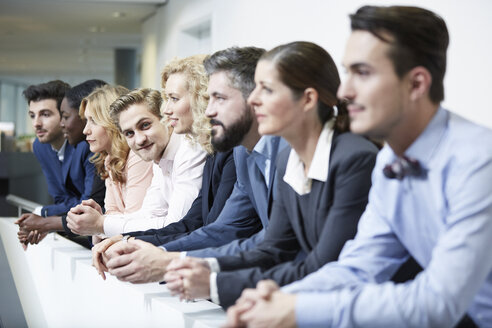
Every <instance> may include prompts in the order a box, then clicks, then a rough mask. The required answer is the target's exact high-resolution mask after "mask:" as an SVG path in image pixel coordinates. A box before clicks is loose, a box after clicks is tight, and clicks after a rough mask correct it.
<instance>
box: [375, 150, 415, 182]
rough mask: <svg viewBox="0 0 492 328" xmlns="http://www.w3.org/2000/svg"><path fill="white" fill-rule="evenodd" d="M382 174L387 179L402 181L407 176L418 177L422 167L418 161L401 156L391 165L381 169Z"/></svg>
mask: <svg viewBox="0 0 492 328" xmlns="http://www.w3.org/2000/svg"><path fill="white" fill-rule="evenodd" d="M383 174H384V176H385V177H387V178H388V179H398V180H402V179H403V178H404V177H406V176H408V175H410V176H420V175H421V174H422V167H421V166H420V163H419V161H418V160H416V159H413V158H408V157H407V156H402V157H398V158H397V159H396V160H395V161H394V162H393V163H391V164H388V165H386V166H385V167H384V169H383Z"/></svg>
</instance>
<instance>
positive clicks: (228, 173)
mask: <svg viewBox="0 0 492 328" xmlns="http://www.w3.org/2000/svg"><path fill="white" fill-rule="evenodd" d="M235 182H236V167H235V165H234V157H233V154H232V150H230V151H227V152H220V153H216V154H215V155H213V156H208V157H207V160H206V162H205V166H204V168H203V181H202V189H201V190H200V193H199V194H198V197H197V198H196V199H195V201H194V202H193V204H192V205H191V208H190V210H189V211H188V213H186V215H185V216H184V217H183V218H182V219H181V220H179V221H178V222H174V223H171V224H170V225H168V226H166V227H164V228H160V229H149V230H146V231H134V232H130V233H128V235H130V236H133V237H136V238H137V239H141V240H144V241H147V242H149V243H152V244H154V245H162V244H164V243H167V242H170V241H172V240H175V239H178V238H180V237H183V236H185V235H188V234H189V233H191V232H192V231H194V230H196V229H198V228H200V227H202V226H204V225H207V224H210V223H212V222H214V221H215V220H216V219H217V217H218V216H219V214H220V212H221V211H222V209H223V208H224V204H225V202H226V201H227V199H228V198H229V196H230V195H231V192H232V189H233V187H234V184H235Z"/></svg>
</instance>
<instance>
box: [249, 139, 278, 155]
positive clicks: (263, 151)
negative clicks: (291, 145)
mask: <svg viewBox="0 0 492 328" xmlns="http://www.w3.org/2000/svg"><path fill="white" fill-rule="evenodd" d="M270 138H272V137H271V136H264V137H261V138H260V140H258V142H257V143H256V145H255V146H254V148H253V151H252V152H251V153H250V154H251V155H261V156H263V157H266V158H268V159H271V158H272V151H273V150H272V145H271V142H268V139H270Z"/></svg>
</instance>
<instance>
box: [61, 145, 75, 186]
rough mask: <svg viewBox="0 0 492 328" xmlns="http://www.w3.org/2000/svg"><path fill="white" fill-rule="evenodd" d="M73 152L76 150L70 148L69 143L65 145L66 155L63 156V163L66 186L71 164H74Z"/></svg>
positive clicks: (63, 177)
mask: <svg viewBox="0 0 492 328" xmlns="http://www.w3.org/2000/svg"><path fill="white" fill-rule="evenodd" d="M73 151H74V148H73V147H72V146H70V145H69V144H68V142H67V144H66V145H65V154H64V155H63V162H62V163H61V165H62V179H63V180H62V181H63V184H66V182H67V177H68V172H69V171H70V164H71V163H72V155H73ZM57 159H58V158H57Z"/></svg>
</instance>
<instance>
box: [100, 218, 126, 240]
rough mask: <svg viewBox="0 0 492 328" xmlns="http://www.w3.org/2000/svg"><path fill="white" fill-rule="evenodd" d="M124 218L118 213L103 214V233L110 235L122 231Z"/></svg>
mask: <svg viewBox="0 0 492 328" xmlns="http://www.w3.org/2000/svg"><path fill="white" fill-rule="evenodd" d="M124 227H125V220H124V219H123V217H121V216H120V215H111V214H110V215H105V216H104V234H105V235H106V236H109V237H112V236H115V235H119V234H122V233H123V228H124Z"/></svg>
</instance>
